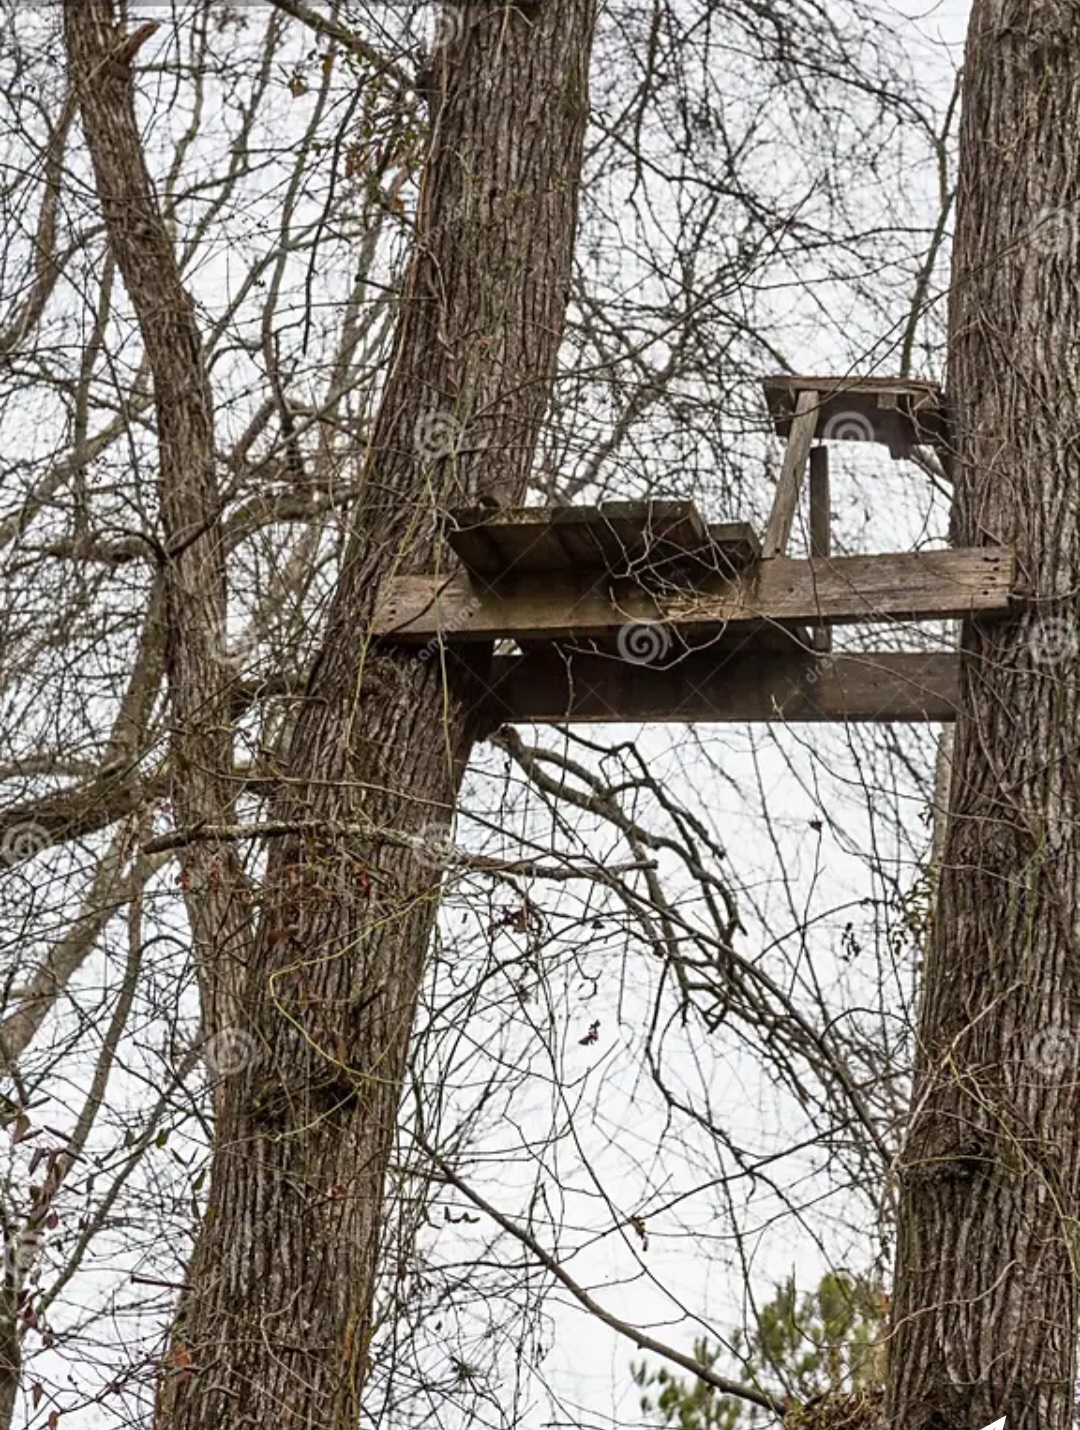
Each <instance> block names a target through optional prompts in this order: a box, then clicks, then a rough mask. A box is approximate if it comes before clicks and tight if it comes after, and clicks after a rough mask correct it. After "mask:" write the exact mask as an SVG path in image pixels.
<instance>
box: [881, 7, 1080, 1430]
mask: <svg viewBox="0 0 1080 1430" xmlns="http://www.w3.org/2000/svg"><path fill="white" fill-rule="evenodd" d="M965 75H966V91H965V113H964V120H963V129H962V139H961V145H962V147H961V173H960V193H959V208H958V218H957V225H958V227H957V234H956V243H955V258H954V285H953V292H952V302H951V312H950V392H951V398H952V402H953V404H954V407H955V410H956V414H957V444H958V450H957V462H956V489H955V498H954V535H955V539H956V541H957V542H958V543H961V544H963V545H968V544H976V543H994V542H1011V543H1014V544H1015V546H1016V549H1017V554H1018V558H1019V570H1020V572H1021V579H1022V582H1023V586H1022V596H1023V597H1024V598H1025V599H1024V600H1023V601H1022V602H1021V603H1020V604H1019V606H1018V609H1017V610H1016V612H1015V614H1014V615H1013V616H1011V617H1010V618H1009V619H1008V620H1006V621H1003V622H1000V623H996V624H980V623H976V622H971V623H969V624H968V626H967V628H966V630H965V632H964V637H963V652H964V655H963V710H964V714H963V717H962V718H961V719H960V721H959V722H958V725H957V729H956V745H955V753H954V758H953V773H952V788H951V799H950V813H949V821H948V828H947V834H946V845H945V851H944V860H943V867H942V871H941V881H940V888H939V898H938V907H937V910H936V914H935V923H934V927H933V930H932V935H931V940H930V947H929V951H928V957H927V962H926V970H925V985H924V991H923V996H922V1007H921V1012H920V1024H919V1050H918V1064H917V1072H916V1085H915V1089H914V1098H913V1106H912V1118H911V1125H910V1128H909V1135H908V1138H907V1143H906V1146H905V1149H904V1152H903V1155H902V1158H901V1163H900V1205H899V1238H898V1252H897V1263H896V1286H895V1298H894V1329H893V1335H892V1340H891V1348H890V1383H889V1396H888V1413H889V1420H890V1423H891V1424H892V1425H895V1426H897V1427H903V1430H953V1427H955V1430H961V1427H962V1430H977V1427H979V1426H981V1425H985V1424H987V1423H988V1422H989V1421H991V1420H994V1419H996V1418H997V1417H998V1416H1001V1415H1007V1416H1008V1426H1009V1430H1036V1427H1038V1430H1066V1427H1068V1426H1070V1425H1071V1423H1072V1408H1073V1399H1074V1382H1075V1346H1076V1338H1077V1316H1076V1310H1077V1254H1078V1250H1080V1240H1078V1237H1077V1220H1076V1218H1077V1178H1078V1170H1080V1124H1078V1121H1077V1115H1076V1109H1077V1100H1076V1099H1077V1087H1078V1086H1080V917H1078V916H1080V823H1078V821H1077V814H1078V809H1080V806H1078V800H1077V775H1076V740H1077V730H1078V729H1080V668H1078V651H1080V625H1078V619H1077V616H1078V607H1077V595H1076V593H1077V591H1078V590H1080V448H1078V435H1080V369H1078V367H1077V363H1076V354H1077V352H1078V351H1080V207H1078V204H1080V135H1078V131H1077V116H1078V115H1080V8H1078V7H1077V5H1076V4H1075V0H975V4H974V7H973V11H972V16H971V21H970V30H969V35H968V49H967V61H966V67H965Z"/></svg>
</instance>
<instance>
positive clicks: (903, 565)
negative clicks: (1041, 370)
mask: <svg viewBox="0 0 1080 1430" xmlns="http://www.w3.org/2000/svg"><path fill="white" fill-rule="evenodd" d="M1012 579H1013V557H1012V553H1011V552H1010V551H1008V550H1005V549H1003V548H1000V547H975V548H971V549H965V550H955V551H921V552H907V553H899V554H898V553H889V554H887V555H882V556H836V557H820V558H817V559H811V560H809V561H791V560H788V559H786V558H784V557H778V558H777V559H776V560H774V561H762V562H760V563H758V564H757V565H756V566H753V567H750V568H748V569H747V570H746V571H744V572H742V573H740V574H739V575H738V576H735V577H733V578H731V579H730V580H723V579H721V578H719V577H717V578H712V579H711V580H709V581H705V582H703V584H702V586H701V587H699V588H697V589H691V588H680V587H672V588H670V589H664V590H652V591H650V590H648V589H645V588H643V587H642V586H641V585H640V584H639V583H637V582H635V581H633V580H630V579H622V580H616V579H613V578H605V577H604V576H602V575H601V576H597V575H596V574H595V573H593V574H590V573H588V572H578V573H574V572H550V573H546V574H542V575H541V574H534V575H528V574H526V575H523V576H520V577H511V578H508V579H506V580H505V581H500V582H498V583H496V584H495V585H486V584H484V583H483V582H482V581H479V580H474V579H473V578H470V577H469V576H468V575H467V574H466V573H458V574H457V575H455V576H450V577H437V576H399V577H397V578H396V579H395V580H393V581H391V582H390V583H389V584H388V586H387V587H386V588H385V589H384V590H383V591H382V592H381V594H380V599H379V604H378V608H377V610H376V614H375V621H374V634H375V635H377V636H384V637H390V638H392V639H394V640H395V641H401V642H405V643H408V644H412V645H424V644H426V643H427V642H429V641H431V640H432V639H434V638H438V637H439V636H440V635H441V636H442V638H443V639H444V640H446V641H447V642H449V643H457V642H462V641H494V640H519V639H525V640H549V641H550V640H568V639H580V638H583V637H595V638H598V639H608V640H617V639H618V638H619V633H620V631H622V632H624V639H625V629H626V627H628V626H636V625H640V624H642V623H655V622H658V621H659V622H662V623H664V624H665V625H666V626H667V627H669V629H670V633H671V636H672V637H673V638H674V637H679V638H682V639H686V640H696V641H698V642H699V643H700V641H702V640H708V639H713V638H715V637H716V636H717V635H718V634H720V633H721V632H723V631H726V630H728V628H729V627H731V626H738V625H744V626H752V625H754V624H755V623H759V622H762V621H764V622H766V623H768V624H769V625H772V626H776V627H781V628H785V629H788V628H790V627H792V626H794V625H798V624H801V623H804V622H808V621H809V622H814V623H821V622H829V623H835V624H839V625H857V624H873V623H875V622H889V621H895V620H900V621H930V620H954V619H959V618H962V617H964V616H970V615H978V614H988V613H991V612H995V611H1005V610H1007V609H1008V605H1009V592H1010V589H1011V586H1012ZM729 634H738V632H737V631H736V632H731V631H729Z"/></svg>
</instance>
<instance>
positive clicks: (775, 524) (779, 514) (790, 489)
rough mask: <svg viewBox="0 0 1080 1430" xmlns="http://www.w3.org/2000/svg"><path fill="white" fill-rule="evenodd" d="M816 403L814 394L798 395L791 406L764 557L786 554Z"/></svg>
mask: <svg viewBox="0 0 1080 1430" xmlns="http://www.w3.org/2000/svg"><path fill="white" fill-rule="evenodd" d="M818 405H819V399H818V395H817V393H816V392H800V393H799V396H798V398H797V400H796V403H795V416H794V418H793V419H792V422H791V432H790V434H789V435H788V441H787V446H786V447H785V448H784V462H783V465H782V466H781V468H780V476H779V479H778V480H777V483H776V495H775V496H774V497H773V504H772V511H771V512H770V513H769V524H768V526H767V527H766V528H765V536H764V538H763V539H762V542H761V554H762V556H765V557H773V556H783V554H784V552H785V551H786V550H787V544H788V539H789V538H790V536H791V527H792V524H793V523H794V521H795V512H796V510H797V509H798V506H799V493H800V491H801V490H802V482H803V473H804V472H805V471H806V462H807V458H808V457H809V456H810V446H811V443H812V442H813V440H814V433H815V432H816V431H817V422H818Z"/></svg>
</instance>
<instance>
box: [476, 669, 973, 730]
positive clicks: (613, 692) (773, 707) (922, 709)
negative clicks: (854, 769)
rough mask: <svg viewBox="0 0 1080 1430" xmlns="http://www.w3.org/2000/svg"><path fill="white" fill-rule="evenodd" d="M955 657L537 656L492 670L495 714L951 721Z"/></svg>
mask: <svg viewBox="0 0 1080 1430" xmlns="http://www.w3.org/2000/svg"><path fill="white" fill-rule="evenodd" d="M959 672H960V659H959V656H958V655H956V654H954V653H952V652H941V653H934V654H924V653H921V652H919V653H916V652H903V653H896V652H892V651H888V652H874V653H866V654H853V655H826V656H821V655H810V654H808V653H805V652H798V651H794V652H792V654H790V655H785V654H772V653H770V654H759V653H757V652H750V653H745V652H740V653H738V654H736V655H729V656H726V657H725V656H722V655H721V656H720V657H717V656H716V655H715V654H713V652H711V651H695V652H694V653H693V654H690V655H687V656H684V657H683V658H682V659H680V660H673V661H671V662H670V663H663V662H661V663H658V664H653V665H634V664H632V663H630V662H629V661H625V660H618V659H615V658H612V657H608V656H602V655H586V654H582V655H576V654H569V653H566V652H551V653H548V652H537V653H535V654H530V655H524V656H500V657H499V658H497V659H496V660H495V662H494V664H493V667H492V671H491V676H490V679H489V684H490V687H491V707H490V708H491V718H492V720H493V721H498V722H500V723H513V722H515V721H535V722H536V723H538V724H553V725H557V724H574V723H582V724H603V723H611V722H621V721H626V722H628V723H631V724H633V723H636V722H637V721H646V720H653V721H695V722H702V723H707V722H710V721H714V722H718V723H720V722H738V721H756V720H776V721H782V722H790V723H792V724H801V723H824V722H828V721H874V722H886V723H904V722H912V723H915V722H938V721H940V722H946V721H951V720H952V719H953V718H954V717H955V714H956V706H957V703H958V700H959V684H960V675H959Z"/></svg>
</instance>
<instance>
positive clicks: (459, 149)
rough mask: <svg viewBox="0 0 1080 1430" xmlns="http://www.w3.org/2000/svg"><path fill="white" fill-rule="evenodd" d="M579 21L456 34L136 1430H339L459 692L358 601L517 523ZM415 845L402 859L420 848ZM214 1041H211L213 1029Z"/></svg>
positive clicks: (569, 139)
mask: <svg viewBox="0 0 1080 1430" xmlns="http://www.w3.org/2000/svg"><path fill="white" fill-rule="evenodd" d="M594 10H595V0H558V3H557V4H556V3H529V4H524V3H523V4H521V5H520V7H518V6H513V5H509V6H508V5H505V4H499V3H491V0H481V2H480V3H470V4H468V5H461V6H454V7H452V10H451V12H450V15H449V17H448V24H447V25H446V26H444V27H443V33H444V34H445V33H447V31H448V30H452V31H453V33H454V38H453V40H452V42H451V43H449V44H446V45H444V46H442V47H441V48H440V49H439V51H438V53H437V55H436V57H435V61H434V64H433V66H432V70H431V73H430V75H429V77H428V82H429V85H430V96H429V97H430V100H431V105H432V130H431V139H430V149H429V153H428V157H427V161H426V165H425V170H424V175H423V185H422V195H421V201H420V209H419V215H418V227H417V233H416V239H415V251H414V256H413V261H412V263H411V268H410V272H409V275H408V280H407V285H406V291H405V293H404V296H403V301H402V307H401V316H400V321H399V327H398V332H397V336H396V341H395V345H394V351H393V356H392V361H391V365H390V369H389V372H388V374H387V378H386V385H385V388H384V393H383V397H382V402H381V407H380V412H379V416H378V420H377V423H376V427H375V432H374V436H373V439H372V442H371V447H370V450H369V451H367V452H366V453H364V454H361V455H362V457H363V460H364V462H365V471H366V495H365V497H364V498H363V501H362V504H361V506H360V507H359V509H357V510H356V512H355V516H354V523H355V525H354V530H353V534H352V537H351V540H350V543H349V546H348V550H347V552H346V556H345V560H344V566H343V571H342V575H341V578H340V582H339V586H338V589H337V591H336V594H335V597H334V600H333V603H332V607H331V610H330V612H329V616H328V623H327V628H326V632H325V638H324V640H323V641H322V644H321V649H320V653H319V655H318V658H317V659H316V661H315V663H314V666H313V669H312V672H311V677H310V681H309V684H308V689H307V693H306V697H305V699H304V700H303V701H302V702H300V704H299V706H298V708H297V709H296V711H295V714H294V718H293V724H292V730H291V734H290V737H289V739H288V744H287V748H286V750H285V751H284V754H283V758H282V776H283V779H282V785H281V789H282V792H281V794H280V796H279V797H278V799H277V800H276V802H275V806H274V808H273V810H272V818H273V819H274V820H276V821H280V822H281V823H283V824H285V825H293V826H298V827H302V831H303V832H302V833H296V834H295V835H291V836H289V837H287V838H282V839H280V840H278V841H276V843H275V845H274V847H272V848H271V850H270V852H269V856H268V866H267V872H266V877H265V881H264V884H263V887H262V888H261V889H259V890H258V891H256V894H255V898H256V900H257V901H258V903H259V910H258V915H259V917H258V928H257V932H256V938H255V945H254V948H253V951H252V953H251V956H250V959H249V961H248V963H247V966H246V968H245V970H244V976H243V978H242V981H241V983H240V984H239V986H238V989H237V997H238V1002H239V1007H240V1013H239V1015H238V1018H239V1023H240V1025H241V1027H242V1029H243V1032H244V1034H245V1035H246V1038H247V1039H250V1040H251V1046H252V1048H253V1049H254V1050H255V1053H254V1056H253V1057H252V1058H251V1059H250V1061H249V1063H248V1065H247V1066H246V1067H245V1068H244V1069H243V1071H241V1072H239V1073H237V1074H236V1075H234V1076H232V1077H230V1078H227V1079H224V1080H223V1082H222V1085H221V1089H220V1093H219V1097H218V1101H217V1121H216V1129H215V1147H214V1155H213V1165H212V1174H211V1186H210V1192H209V1199H208V1208H207V1214H206V1217H205V1219H204V1222H203V1225H202V1227H201V1230H200V1235H199V1238H198V1243H197V1246H196V1250H195V1254H194V1258H193V1262H192V1265H191V1267H190V1270H189V1276H188V1283H187V1289H186V1291H185V1293H184V1295H183V1296H182V1299H181V1306H180V1310H179V1313H178V1319H177V1324H176V1328H175V1337H174V1342H173V1348H172V1353H171V1356H170V1364H169V1365H168V1366H167V1367H166V1368H165V1370H164V1371H163V1375H162V1380H161V1385H160V1391H159V1397H158V1408H157V1420H158V1424H159V1425H160V1426H162V1427H168V1430H211V1427H213V1430H219V1427H220V1426H222V1425H225V1424H227V1425H229V1426H234V1427H241V1426H245V1425H247V1426H259V1427H263V1426H265V1425H267V1424H275V1425H280V1426H282V1427H283V1430H284V1427H294V1426H309V1427H315V1426H318V1427H320V1430H339V1427H340V1430H345V1427H354V1426H355V1425H356V1423H357V1415H358V1405H359V1395H360V1390H361V1387H362V1384H363V1380H364V1376H365V1374H366V1370H367V1367H368V1364H369V1345H370V1340H371V1334H372V1325H371V1317H372V1303H373V1295H374V1285H375V1275H376V1267H377V1261H378V1252H379V1231H380V1220H381V1207H382V1196H383V1182H384V1174H385V1169H386V1166H387V1162H388V1158H389V1155H390V1150H391V1145H392V1139H393V1135H394V1124H395V1117H396V1113H397V1108H398V1097H399V1087H400V1082H401V1078H402V1076H403V1071H404V1067H405V1060H406V1056H407V1051H408V1045H409V1037H410V1029H411V1025H412V1022H413V1015H414V1011H415V1006H416V1000H417V995H418V990H419V987H420V983H421V979H422V976H423V970H424V956H425V948H426V945H427V942H428V938H429V935H430V932H431V928H432V924H433V920H434V918H435V914H436V910H437V906H438V896H439V883H440V878H439V872H438V869H437V868H433V865H432V859H431V857H430V850H429V849H428V848H426V847H424V846H426V845H429V844H431V843H436V844H437V843H438V836H439V832H440V831H441V832H443V833H444V834H445V831H447V830H448V828H449V824H450V821H451V819H452V814H453V808H454V803H455V799H456V794H457V790H458V786H459V782H460V779H461V775H462V772H463V769H464V766H465V762H466V760H467V758H468V754H469V750H470V747H471V745H472V742H473V740H474V739H475V737H476V735H477V733H478V725H477V717H476V713H475V712H476V710H477V693H478V690H479V688H480V687H481V685H482V678H483V671H482V668H475V669H473V670H465V669H457V670H450V669H445V670H444V668H443V662H442V660H441V659H439V658H437V657H436V658H432V659H428V660H426V661H422V660H419V659H417V657H416V655H415V654H413V655H409V654H405V653H400V652H394V651H392V650H388V649H376V648H375V647H373V645H372V643H371V641H370V638H369V636H368V624H369V620H370V616H371V614H372V610H373V603H374V600H375V595H376V592H377V589H378V586H379V583H380V581H381V580H382V579H384V578H385V577H386V576H387V575H388V574H389V573H391V572H400V571H410V570H416V569H419V568H421V567H422V566H424V565H427V564H428V563H429V562H431V561H432V559H433V557H434V553H435V550H436V546H435V541H434V532H435V527H436V522H437V519H438V517H439V514H440V512H442V511H443V510H444V509H445V508H446V507H447V506H449V505H452V504H453V503H454V502H460V501H462V500H476V499H480V498H485V497H489V498H491V497H501V498H503V499H509V500H519V499H521V498H522V497H523V496H524V493H525V488H526V484H527V480H528V476H529V471H530V466H531V462H532V458H533V453H534V449H535V444H536V440H537V436H538V432H539V428H540V424H541V422H542V420H543V417H544V413H545V408H546V406H547V403H548V399H549V396H550V391H551V384H552V382H553V379H554V374H555V366H556V357H557V352H558V347H559V342H560V337H561V333H562V329H563V323H564V319H565V310H566V302H567V293H568V287H569V281H570V273H571V259H572V253H573V245H574V236H575V226H576V213H577V186H578V181H579V177H580V169H581V162H582V152H583V140H584V132H585V125H586V119H587V113H588V81H587V76H588V65H589V56H590V50H591V41H592V30H593V23H594ZM418 833H423V834H424V836H425V839H424V841H422V847H420V848H417V847H415V843H414V842H411V841H414V840H415V837H416V835H417V834H418ZM218 1031H219V1032H220V1031H222V1030H221V1028H220V1026H219V1029H218Z"/></svg>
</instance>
